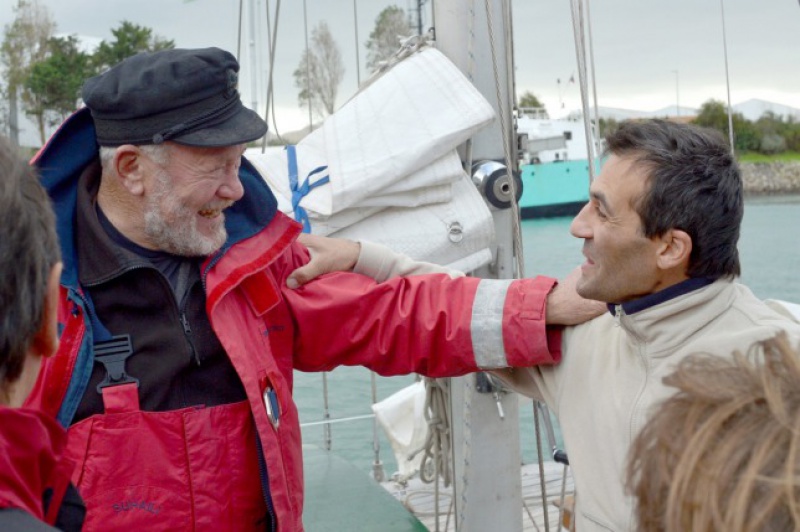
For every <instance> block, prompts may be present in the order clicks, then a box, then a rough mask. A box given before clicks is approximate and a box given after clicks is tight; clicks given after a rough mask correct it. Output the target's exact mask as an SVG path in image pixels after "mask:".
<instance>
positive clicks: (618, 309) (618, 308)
mask: <svg viewBox="0 0 800 532" xmlns="http://www.w3.org/2000/svg"><path fill="white" fill-rule="evenodd" d="M623 312H624V311H623V310H622V305H614V326H616V327H619V326H620V320H621V319H622V313H623Z"/></svg>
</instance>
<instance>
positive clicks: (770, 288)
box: [295, 196, 800, 475]
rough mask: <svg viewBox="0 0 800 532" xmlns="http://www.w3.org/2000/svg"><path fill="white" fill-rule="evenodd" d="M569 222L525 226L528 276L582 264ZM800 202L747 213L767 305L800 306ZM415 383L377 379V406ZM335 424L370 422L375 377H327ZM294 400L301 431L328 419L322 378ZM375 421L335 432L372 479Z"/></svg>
mask: <svg viewBox="0 0 800 532" xmlns="http://www.w3.org/2000/svg"><path fill="white" fill-rule="evenodd" d="M569 223H570V219H569V218H554V219H547V220H526V221H524V222H523V228H522V233H523V245H524V250H525V265H526V271H527V274H528V275H531V274H534V273H542V274H547V275H551V276H554V277H562V276H563V275H565V274H567V273H568V272H569V271H571V270H572V268H573V267H575V266H576V265H578V264H580V263H581V262H582V260H583V257H582V255H581V252H580V250H581V242H580V241H579V240H577V239H575V238H573V237H572V236H570V234H569ZM798 229H800V196H791V197H786V196H784V197H780V198H762V199H757V200H750V201H748V202H747V204H746V207H745V216H744V224H743V227H742V236H741V240H740V243H739V251H740V253H741V261H742V282H744V283H745V284H747V285H748V286H749V287H750V288H751V289H752V290H753V292H755V294H756V295H757V296H759V297H761V298H765V299H766V298H776V299H784V300H787V301H793V302H798V303H800V275H798V273H797V270H798V267H799V266H800V243H798V239H797V231H798ZM413 380H414V378H413V377H412V376H408V377H394V378H380V377H379V378H378V380H377V381H378V382H377V386H378V400H381V399H383V398H385V397H387V396H388V395H391V394H392V393H393V392H395V391H396V390H399V389H400V388H403V387H404V386H407V385H408V384H410V383H412V382H413ZM328 388H329V404H330V410H331V418H333V419H337V418H346V417H352V416H360V415H365V414H370V413H371V410H370V403H371V387H370V374H369V372H368V371H367V370H365V369H363V368H340V369H337V370H336V371H334V372H332V373H329V374H328ZM295 400H296V402H297V404H298V406H299V408H300V421H301V423H310V422H315V421H319V420H321V419H322V412H323V409H322V407H323V399H322V376H321V375H320V374H308V373H300V372H297V373H296V380H295ZM520 417H521V420H520V423H521V438H522V448H523V461H525V462H532V461H534V460H535V459H536V454H535V443H534V442H535V439H534V438H535V435H534V431H533V428H532V427H533V425H532V418H533V415H532V413H531V410H530V409H529V408H525V407H523V408H522V409H521V416H520ZM372 423H373V422H372V420H371V419H365V420H358V421H352V422H347V423H340V424H334V425H332V433H333V450H334V451H335V452H337V453H338V454H340V455H342V456H343V457H345V458H346V459H348V460H350V461H351V462H353V463H354V464H356V465H357V466H358V467H360V468H361V469H363V470H364V471H365V472H370V471H371V464H372V458H373V448H372V447H373V446H372V434H373V433H372ZM378 432H379V437H380V446H381V449H380V457H381V460H382V461H383V463H384V466H385V469H386V473H387V475H391V474H392V473H393V472H394V471H395V468H396V466H395V462H394V457H393V456H392V452H391V448H390V447H389V444H388V442H387V441H386V439H385V438H384V436H383V432H382V431H381V430H380V429H379V431H378ZM303 441H304V442H306V443H312V444H317V445H322V444H323V432H322V427H321V426H312V427H306V428H304V429H303Z"/></svg>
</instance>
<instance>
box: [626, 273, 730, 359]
mask: <svg viewBox="0 0 800 532" xmlns="http://www.w3.org/2000/svg"><path fill="white" fill-rule="evenodd" d="M693 285H694V283H690V284H689V285H688V286H689V287H691V286H693ZM676 286H677V285H676ZM683 288H684V289H683V290H676V293H675V294H674V295H673V296H672V297H670V298H666V299H665V300H663V301H661V302H659V303H655V304H653V305H649V306H646V307H645V308H642V309H639V310H638V311H636V312H634V313H633V314H628V313H627V312H626V311H625V307H624V306H623V307H622V309H621V312H619V314H617V315H615V317H614V320H615V321H617V323H618V324H619V325H620V326H621V327H622V329H623V330H624V331H625V332H626V333H627V335H628V336H629V337H631V338H632V339H633V340H635V341H639V342H646V343H647V344H648V345H649V347H648V352H649V353H652V354H654V355H656V356H659V354H661V355H667V354H669V353H671V352H673V351H674V349H675V348H677V347H678V346H680V345H682V344H683V343H685V342H686V341H688V340H689V339H690V338H691V337H692V336H693V335H694V334H695V333H697V332H698V331H699V330H700V329H702V328H703V327H705V326H706V325H707V324H708V323H709V322H711V321H713V320H714V319H716V318H717V317H718V316H719V315H720V314H722V313H723V312H725V311H726V310H727V309H728V308H729V307H730V305H731V304H732V302H733V299H734V297H735V283H734V282H733V281H732V280H729V279H718V280H716V281H713V282H711V283H710V284H709V283H706V284H704V285H703V286H700V287H696V286H695V287H694V289H687V287H686V286H685V287H683Z"/></svg>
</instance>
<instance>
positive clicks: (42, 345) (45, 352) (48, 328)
mask: <svg viewBox="0 0 800 532" xmlns="http://www.w3.org/2000/svg"><path fill="white" fill-rule="evenodd" d="M63 266H64V265H63V264H62V263H60V262H59V263H58V264H56V265H55V266H53V268H52V269H51V270H50V276H49V277H48V279H47V291H46V292H45V296H44V312H43V316H42V325H41V327H39V330H38V331H36V335H35V336H34V337H33V343H32V345H31V347H32V348H33V351H34V353H35V354H37V355H39V356H42V357H49V356H52V355H54V354H55V353H56V351H57V350H58V291H59V285H60V280H61V270H62V268H63Z"/></svg>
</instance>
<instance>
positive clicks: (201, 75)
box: [83, 48, 267, 256]
mask: <svg viewBox="0 0 800 532" xmlns="http://www.w3.org/2000/svg"><path fill="white" fill-rule="evenodd" d="M238 71H239V64H238V63H237V62H236V59H235V58H234V57H233V56H232V55H231V54H230V53H228V52H225V51H223V50H220V49H217V48H205V49H197V50H181V49H177V50H164V51H160V52H153V53H146V54H139V55H136V56H134V57H131V58H128V59H126V60H124V61H122V62H121V63H120V64H118V65H116V66H115V67H113V68H112V69H110V70H109V71H107V72H105V73H104V74H101V75H99V76H97V77H94V78H92V79H90V80H89V81H87V82H86V84H85V85H84V88H83V98H84V101H85V102H86V105H87V107H88V108H89V109H90V111H91V113H92V117H93V120H94V123H95V128H96V131H97V141H98V144H100V147H101V148H100V160H101V164H102V166H103V179H102V183H101V188H100V193H99V196H98V198H99V201H100V206H101V208H102V209H103V210H104V212H105V214H106V215H107V216H108V217H109V219H110V220H111V221H112V223H114V225H115V226H117V228H118V229H119V230H120V231H121V232H122V233H123V234H125V235H126V236H127V237H128V238H130V239H131V240H133V241H134V242H136V243H137V244H139V245H142V246H144V247H146V248H150V249H157V250H161V251H167V252H169V253H174V254H177V255H185V256H205V255H208V254H210V253H213V252H214V251H216V250H217V249H219V248H220V247H221V246H222V245H223V244H224V242H225V239H226V238H227V234H226V231H225V224H224V220H225V217H224V214H223V212H222V211H223V210H224V209H226V208H227V207H229V206H230V205H232V204H233V203H234V202H235V201H237V200H238V199H240V198H241V197H242V195H243V193H244V191H243V189H242V185H241V183H240V182H239V178H238V170H239V165H240V164H241V156H242V153H243V152H244V147H245V145H246V143H247V142H249V141H252V140H256V139H258V138H260V137H262V136H263V135H264V134H266V131H267V126H266V123H265V122H264V121H263V120H262V119H261V118H260V117H259V116H258V115H257V114H256V113H255V112H253V111H251V110H250V109H247V108H245V107H244V106H243V105H242V102H241V99H240V97H239V93H238V91H237V89H236V87H237V79H238Z"/></svg>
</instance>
